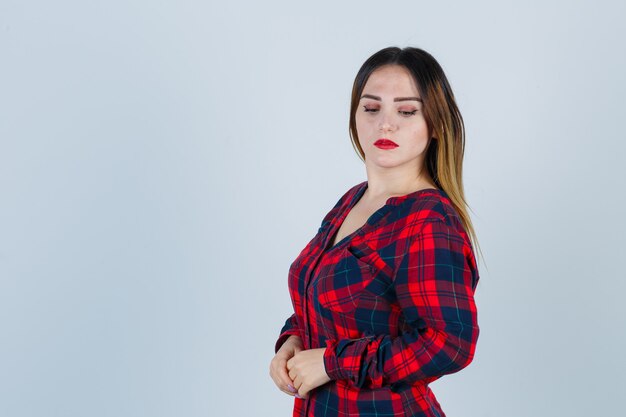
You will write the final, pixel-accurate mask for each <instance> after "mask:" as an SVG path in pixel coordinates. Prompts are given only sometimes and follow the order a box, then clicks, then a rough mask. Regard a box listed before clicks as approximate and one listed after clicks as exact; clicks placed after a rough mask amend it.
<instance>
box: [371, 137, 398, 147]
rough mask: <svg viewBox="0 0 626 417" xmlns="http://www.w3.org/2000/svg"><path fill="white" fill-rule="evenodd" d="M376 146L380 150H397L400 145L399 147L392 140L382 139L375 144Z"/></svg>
mask: <svg viewBox="0 0 626 417" xmlns="http://www.w3.org/2000/svg"><path fill="white" fill-rule="evenodd" d="M374 146H376V147H378V148H380V149H393V148H397V147H398V146H400V145H398V144H397V143H395V142H394V141H392V140H390V139H386V138H380V139H378V140H377V141H376V142H374Z"/></svg>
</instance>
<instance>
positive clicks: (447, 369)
mask: <svg viewBox="0 0 626 417" xmlns="http://www.w3.org/2000/svg"><path fill="white" fill-rule="evenodd" d="M417 229H420V230H419V232H418V233H416V234H415V235H413V236H411V237H410V238H409V239H410V242H409V244H408V247H407V251H406V253H405V254H404V255H403V256H402V257H401V259H400V261H399V262H400V264H399V265H398V267H397V268H396V270H397V273H396V276H395V278H394V283H393V288H394V290H395V292H396V296H397V299H398V302H399V304H400V307H401V308H402V313H403V315H404V319H405V320H406V323H407V324H408V325H409V326H411V330H410V331H408V332H404V333H402V334H401V335H399V336H398V337H391V336H390V335H371V336H366V337H363V338H360V339H341V340H335V339H328V340H327V341H326V351H325V352H324V366H325V368H326V373H327V374H328V376H329V377H330V378H331V379H347V380H349V381H351V383H352V384H353V385H355V386H357V387H371V388H378V387H382V386H384V385H390V384H396V383H406V384H412V383H413V382H414V381H417V380H428V381H432V380H435V379H437V378H439V377H440V376H442V375H445V374H451V373H454V372H458V371H459V370H461V369H463V368H464V367H466V366H467V365H469V363H470V362H471V361H472V359H473V357H474V352H475V349H476V342H477V340H478V333H479V328H478V322H477V311H476V305H475V302H474V289H475V287H476V284H477V282H478V273H477V270H476V266H475V260H474V255H473V253H472V250H471V247H470V246H469V245H468V244H467V242H466V241H465V240H464V239H463V237H462V236H461V235H460V234H459V232H458V231H456V230H455V229H454V228H453V227H452V226H450V225H448V224H446V223H445V222H444V221H443V220H440V219H430V220H427V221H425V222H424V224H423V226H422V227H420V228H417Z"/></svg>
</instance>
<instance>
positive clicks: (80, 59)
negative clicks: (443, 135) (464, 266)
mask: <svg viewBox="0 0 626 417" xmlns="http://www.w3.org/2000/svg"><path fill="white" fill-rule="evenodd" d="M625 15H626V6H625V4H624V2H621V1H593V2H592V1H587V2H581V1H530V2H519V1H516V2H513V1H506V2H503V1H473V2H460V1H459V2H421V1H396V2H380V1H378V2H373V1H363V0H362V1H358V2H357V1H347V2H320V1H317V2H313V3H311V2H304V3H303V2H288V1H284V2H272V1H268V2H228V3H226V2H211V1H209V2H201V1H181V0H178V1H169V2H168V1H146V0H135V1H115V0H114V1H106V2H105V1H101V2H85V1H66V0H61V1H56V2H46V1H15V0H0V331H1V333H2V336H1V339H0V415H2V416H11V417H26V416H33V417H35V416H37V417H40V416H48V417H53V416H91V417H99V416H116V417H120V416H152V417H158V416H185V417H192V416H250V415H255V416H290V415H291V410H292V404H293V398H292V397H289V396H287V395H285V394H283V393H282V392H280V391H279V390H278V389H277V388H276V387H275V386H274V384H273V382H272V380H271V378H270V376H269V363H270V360H271V359H272V357H273V354H274V351H273V349H274V343H275V341H276V338H277V337H278V332H279V330H280V328H281V327H282V325H283V324H284V321H285V319H286V318H287V317H288V316H289V315H290V314H291V313H292V311H293V310H292V306H291V302H290V300H289V295H288V290H287V271H288V267H289V265H290V263H291V262H292V260H293V259H294V258H295V257H296V255H297V254H298V253H299V252H300V250H301V249H302V247H303V246H304V245H305V244H306V243H307V242H308V241H309V239H310V238H311V237H312V236H313V235H314V234H315V233H316V232H317V227H318V226H319V223H320V222H321V220H322V217H323V216H324V215H325V214H326V213H327V212H328V210H330V208H331V207H332V206H333V205H334V204H335V202H336V201H337V200H338V199H339V197H340V196H341V195H342V194H343V193H344V192H345V191H346V190H347V189H348V188H350V187H351V186H353V185H355V184H356V183H358V182H361V181H364V180H365V179H366V177H365V167H364V165H363V163H362V162H361V161H360V159H359V158H358V157H357V155H356V153H355V152H354V150H353V148H352V145H351V144H350V140H349V136H348V110H349V99H350V90H351V87H352V82H353V79H354V76H355V75H356V73H357V71H358V69H359V67H360V66H361V64H362V63H363V61H364V60H365V59H366V58H367V57H369V56H370V55H371V54H372V53H374V52H376V51H377V50H379V49H381V48H384V47H387V46H401V47H403V46H416V47H420V48H423V49H425V50H427V51H429V52H430V53H431V54H433V55H434V56H435V58H436V59H437V60H438V61H439V62H440V63H441V65H442V66H443V68H444V70H445V72H446V74H447V76H448V79H449V80H450V83H451V85H452V88H453V90H454V93H455V95H456V97H457V100H458V104H459V107H460V109H461V112H462V114H463V117H464V119H465V123H466V130H467V144H466V154H465V170H464V179H465V191H466V196H467V198H468V201H469V203H470V208H471V212H470V213H471V215H472V216H473V220H474V224H475V227H476V230H477V233H478V237H479V241H480V244H481V247H482V250H483V253H484V255H485V262H481V264H480V270H481V282H480V284H479V286H478V289H477V293H476V299H477V303H478V319H479V325H480V329H481V333H480V337H479V340H478V346H477V351H476V356H475V359H474V362H472V364H470V366H469V367H467V368H466V369H464V370H462V371H461V372H459V373H456V374H452V375H448V376H444V377H443V378H441V379H440V380H438V381H436V382H434V383H433V384H431V388H432V389H433V391H434V392H435V394H436V395H437V398H438V400H439V402H440V403H441V405H442V407H443V409H444V411H445V412H446V414H447V415H448V416H449V417H455V416H458V417H491V416H494V417H495V416H507V417H527V416H531V415H532V416H570V417H578V416H579V417H583V416H588V415H615V414H618V413H619V412H620V411H621V410H622V402H621V400H620V398H621V396H622V394H623V388H624V386H626V383H625V382H626V381H625V380H624V379H625V377H624V375H625V372H626V359H625V355H624V352H625V351H626V335H625V332H624V329H625V328H626V320H625V318H626V306H625V304H626V303H624V302H623V297H624V293H625V290H626V283H625V282H626V280H625V279H626V274H625V273H624V266H623V265H622V264H623V263H624V259H626V244H625V240H624V236H626V221H625V220H624V214H625V212H624V203H625V198H624V180H625V179H626V178H625V175H624V172H623V171H622V170H621V169H620V168H619V167H621V166H623V160H624V154H625V151H626V145H625V140H626V137H625V136H626V135H625V134H624V129H623V121H624V104H623V103H624V101H623V100H624V97H625V93H626V82H625V80H624V74H626V53H625V52H626V51H625V49H626V48H625V46H624V45H625V44H624V39H626V26H624V24H623V20H624V19H623V17H624V16H625Z"/></svg>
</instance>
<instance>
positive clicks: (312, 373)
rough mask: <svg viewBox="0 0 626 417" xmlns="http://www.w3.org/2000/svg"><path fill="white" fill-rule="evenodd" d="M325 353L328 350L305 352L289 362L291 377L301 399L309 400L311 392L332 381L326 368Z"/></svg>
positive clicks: (288, 367) (309, 350) (299, 353)
mask: <svg viewBox="0 0 626 417" xmlns="http://www.w3.org/2000/svg"><path fill="white" fill-rule="evenodd" d="M324 351H326V348H321V349H308V350H303V351H301V352H298V353H296V354H295V355H294V356H293V357H292V358H291V359H289V360H288V361H287V369H289V377H290V378H291V380H292V381H293V386H294V387H295V388H296V389H297V390H298V394H299V395H300V397H301V398H307V397H308V394H309V391H311V390H312V389H314V388H317V387H319V386H320V385H324V384H325V383H327V382H329V381H330V378H329V377H328V374H327V373H326V367H325V366H324Z"/></svg>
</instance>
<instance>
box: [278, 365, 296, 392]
mask: <svg viewBox="0 0 626 417" xmlns="http://www.w3.org/2000/svg"><path fill="white" fill-rule="evenodd" d="M278 377H279V378H280V380H281V382H282V384H283V386H285V387H286V386H288V385H291V386H293V380H292V379H291V377H290V376H289V374H288V373H287V369H286V368H283V369H281V370H280V371H278Z"/></svg>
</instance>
